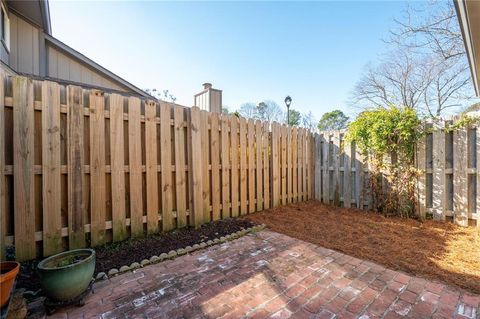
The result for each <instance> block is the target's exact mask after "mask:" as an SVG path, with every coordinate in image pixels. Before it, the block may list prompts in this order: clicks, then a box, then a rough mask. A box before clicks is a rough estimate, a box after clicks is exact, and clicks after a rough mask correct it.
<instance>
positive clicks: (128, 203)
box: [0, 75, 314, 260]
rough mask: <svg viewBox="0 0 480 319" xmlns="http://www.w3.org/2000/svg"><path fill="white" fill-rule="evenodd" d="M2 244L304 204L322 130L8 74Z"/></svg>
mask: <svg viewBox="0 0 480 319" xmlns="http://www.w3.org/2000/svg"><path fill="white" fill-rule="evenodd" d="M0 80H1V83H2V84H3V85H0V103H1V104H0V132H2V133H1V134H0V150H2V152H1V154H0V155H1V156H0V173H1V174H0V208H1V211H0V222H1V225H0V226H1V232H0V250H1V254H2V256H1V258H4V257H5V256H4V254H5V246H10V245H14V247H15V254H16V258H17V259H18V260H27V259H32V258H35V257H38V256H47V255H51V254H54V253H57V252H60V251H63V250H66V249H74V248H80V247H85V246H97V245H102V244H104V243H107V242H111V241H120V240H123V239H126V238H128V237H139V236H143V235H145V234H152V233H156V232H159V231H169V230H172V229H175V228H181V227H184V226H187V225H191V226H199V225H201V224H202V223H206V222H209V221H212V220H218V219H222V218H228V217H235V216H239V215H245V214H249V213H252V212H255V211H259V210H263V209H267V208H270V207H272V206H278V205H283V204H286V203H290V202H297V201H304V200H308V199H310V198H312V197H313V191H314V190H313V187H314V180H313V175H314V162H313V155H314V151H313V147H314V143H313V141H314V140H313V135H312V133H310V132H308V131H306V130H304V129H297V128H288V127H286V126H284V125H280V124H278V123H272V124H269V123H263V122H260V121H253V120H251V119H250V120H246V119H244V118H237V117H235V116H229V115H219V114H214V113H208V112H205V111H200V110H199V109H198V108H196V107H192V108H186V107H182V106H179V105H174V104H170V103H165V102H158V101H145V100H141V99H139V98H137V97H132V96H130V97H129V96H122V95H119V94H115V93H105V92H102V91H99V90H95V89H83V88H80V87H77V86H64V85H60V84H58V83H54V82H49V81H34V80H32V79H29V78H25V77H19V76H18V77H7V76H5V75H2V76H1V79H0Z"/></svg>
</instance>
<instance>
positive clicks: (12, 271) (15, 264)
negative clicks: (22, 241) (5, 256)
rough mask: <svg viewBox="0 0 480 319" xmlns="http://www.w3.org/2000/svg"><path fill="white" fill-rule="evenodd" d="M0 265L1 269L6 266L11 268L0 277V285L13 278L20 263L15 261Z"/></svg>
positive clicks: (3, 262) (4, 262)
mask: <svg viewBox="0 0 480 319" xmlns="http://www.w3.org/2000/svg"><path fill="white" fill-rule="evenodd" d="M0 265H1V268H4V267H5V266H7V267H8V265H10V266H11V267H9V268H10V269H9V270H8V271H7V272H6V273H4V274H2V275H0V283H3V282H4V281H6V280H8V279H10V278H12V277H15V276H16V275H17V273H18V271H19V270H20V263H18V262H16V261H2V262H1V263H0Z"/></svg>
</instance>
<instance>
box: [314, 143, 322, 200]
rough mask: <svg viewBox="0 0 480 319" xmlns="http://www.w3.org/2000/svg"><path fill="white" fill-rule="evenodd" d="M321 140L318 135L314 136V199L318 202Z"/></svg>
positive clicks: (319, 193) (320, 195)
mask: <svg viewBox="0 0 480 319" xmlns="http://www.w3.org/2000/svg"><path fill="white" fill-rule="evenodd" d="M321 140H322V137H321V136H320V134H315V181H314V182H315V199H316V200H318V201H321V200H322V188H321V187H320V185H321V184H322V170H321V169H320V168H321V166H322V162H321V156H320V154H319V152H321V151H322V147H321V145H322V144H321Z"/></svg>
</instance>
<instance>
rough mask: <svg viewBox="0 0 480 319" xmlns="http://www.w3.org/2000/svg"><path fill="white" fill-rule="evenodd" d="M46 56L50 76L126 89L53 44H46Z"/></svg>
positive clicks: (104, 86)
mask: <svg viewBox="0 0 480 319" xmlns="http://www.w3.org/2000/svg"><path fill="white" fill-rule="evenodd" d="M47 56H48V63H47V64H48V68H47V76H49V77H51V78H56V79H61V80H66V81H71V82H78V83H85V84H87V85H91V86H98V87H102V88H108V89H113V90H119V91H125V92H126V91H127V90H126V89H125V87H123V86H121V85H118V84H117V83H115V82H113V81H111V80H109V79H108V78H106V77H105V76H103V75H102V74H100V73H99V72H97V71H95V70H93V69H92V68H90V67H89V66H87V65H85V64H83V63H81V62H80V61H78V60H76V59H74V58H72V57H70V56H69V55H67V54H65V53H64V52H62V51H60V50H58V49H57V48H55V47H53V46H50V45H47Z"/></svg>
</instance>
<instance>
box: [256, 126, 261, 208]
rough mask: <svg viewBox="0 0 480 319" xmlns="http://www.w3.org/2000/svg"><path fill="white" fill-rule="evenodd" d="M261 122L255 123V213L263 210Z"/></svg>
mask: <svg viewBox="0 0 480 319" xmlns="http://www.w3.org/2000/svg"><path fill="white" fill-rule="evenodd" d="M262 148H263V147H262V122H260V121H258V120H257V121H255V150H256V169H255V172H256V187H257V195H256V199H257V208H256V210H257V211H261V210H263V180H262V173H263V165H262Z"/></svg>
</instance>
